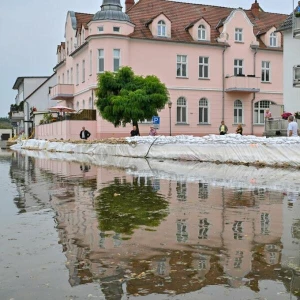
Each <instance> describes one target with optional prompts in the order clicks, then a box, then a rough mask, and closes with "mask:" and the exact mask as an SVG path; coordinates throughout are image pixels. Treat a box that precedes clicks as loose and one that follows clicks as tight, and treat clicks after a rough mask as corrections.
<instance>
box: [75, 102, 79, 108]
mask: <svg viewBox="0 0 300 300" xmlns="http://www.w3.org/2000/svg"><path fill="white" fill-rule="evenodd" d="M76 110H79V101H77V102H76Z"/></svg>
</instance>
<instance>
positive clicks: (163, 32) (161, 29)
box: [157, 20, 166, 36]
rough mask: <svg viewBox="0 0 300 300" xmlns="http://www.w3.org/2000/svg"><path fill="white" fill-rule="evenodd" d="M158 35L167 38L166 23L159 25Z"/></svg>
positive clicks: (160, 22)
mask: <svg viewBox="0 0 300 300" xmlns="http://www.w3.org/2000/svg"><path fill="white" fill-rule="evenodd" d="M157 35H158V36H166V23H165V21H163V20H161V21H159V22H158V24H157Z"/></svg>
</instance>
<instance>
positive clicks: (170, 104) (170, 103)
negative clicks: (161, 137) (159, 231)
mask: <svg viewBox="0 0 300 300" xmlns="http://www.w3.org/2000/svg"><path fill="white" fill-rule="evenodd" d="M168 107H169V119H170V136H171V135H172V131H171V123H172V118H171V108H172V101H171V100H169V101H168Z"/></svg>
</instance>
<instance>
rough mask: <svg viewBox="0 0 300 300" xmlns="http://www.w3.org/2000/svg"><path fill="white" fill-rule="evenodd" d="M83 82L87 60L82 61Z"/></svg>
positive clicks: (83, 80)
mask: <svg viewBox="0 0 300 300" xmlns="http://www.w3.org/2000/svg"><path fill="white" fill-rule="evenodd" d="M82 82H85V60H83V61H82Z"/></svg>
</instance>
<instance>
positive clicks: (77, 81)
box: [76, 64, 79, 85]
mask: <svg viewBox="0 0 300 300" xmlns="http://www.w3.org/2000/svg"><path fill="white" fill-rule="evenodd" d="M76 84H77V85H78V84H79V64H76Z"/></svg>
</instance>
